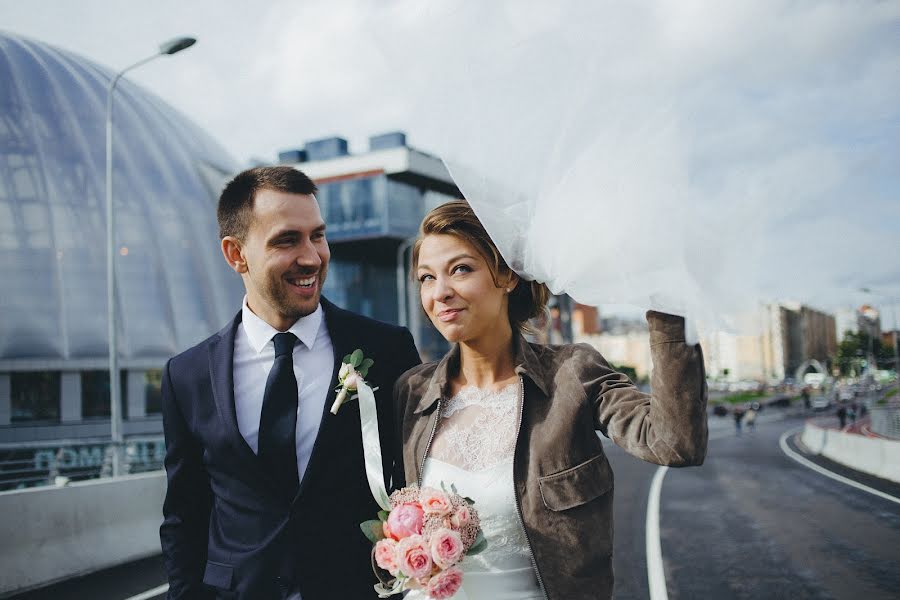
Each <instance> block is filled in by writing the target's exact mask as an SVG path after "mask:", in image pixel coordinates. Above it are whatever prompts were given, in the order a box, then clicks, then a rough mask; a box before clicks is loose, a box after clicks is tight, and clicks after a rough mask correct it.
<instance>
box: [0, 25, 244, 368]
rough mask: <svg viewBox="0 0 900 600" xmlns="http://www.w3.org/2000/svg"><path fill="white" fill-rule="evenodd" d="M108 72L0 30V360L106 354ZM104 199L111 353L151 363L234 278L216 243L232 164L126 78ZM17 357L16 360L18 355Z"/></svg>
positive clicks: (223, 307)
mask: <svg viewBox="0 0 900 600" xmlns="http://www.w3.org/2000/svg"><path fill="white" fill-rule="evenodd" d="M111 76H112V72H111V71H110V70H108V69H105V68H102V67H100V66H98V65H96V64H94V63H92V62H90V61H88V60H85V59H84V58H81V57H78V56H76V55H73V54H71V53H69V52H64V51H61V50H59V49H56V48H53V47H51V46H48V45H46V44H42V43H38V42H35V41H32V40H28V39H24V38H21V37H18V36H15V35H11V34H7V33H3V32H0V286H2V293H0V361H3V362H6V361H8V360H11V359H12V360H16V359H32V360H59V359H64V360H69V359H95V358H102V357H104V356H106V354H107V342H106V339H107V328H106V327H107V326H106V323H107V317H106V315H107V310H106V304H107V303H106V219H105V215H106V212H105V187H104V186H105V142H106V139H105V119H106V88H107V86H108V82H109V80H110V77H111ZM113 123H114V129H113V144H114V145H113V157H114V159H113V181H114V184H113V194H114V195H113V197H114V201H115V205H116V230H117V240H116V244H117V248H118V249H119V251H118V252H117V254H116V265H115V268H116V276H117V287H118V289H117V297H116V298H117V299H116V301H117V302H118V307H119V311H120V312H119V315H120V319H119V331H120V338H119V339H120V342H119V343H120V356H121V357H122V359H123V364H125V365H127V364H128V362H129V361H145V360H150V361H154V360H159V359H162V358H165V357H168V356H170V355H172V354H175V353H176V352H178V351H180V350H182V349H184V348H186V347H188V346H190V345H192V344H194V343H196V342H198V341H200V340H201V339H203V338H204V337H206V336H207V335H209V334H210V333H211V332H213V331H216V330H218V329H219V328H220V327H222V325H223V324H224V323H226V322H227V321H228V319H229V318H231V316H232V315H233V314H234V313H235V312H236V311H237V310H238V308H239V307H240V298H241V294H242V289H243V288H242V285H241V282H240V279H239V278H238V277H237V276H236V275H235V274H234V273H233V272H231V271H230V270H229V269H228V267H227V265H226V264H225V262H224V261H223V259H222V257H221V254H220V252H219V248H218V233H217V227H216V218H215V208H216V200H217V197H218V194H219V191H220V189H221V186H222V184H223V183H224V181H225V179H226V178H227V177H228V176H229V174H231V173H234V172H236V171H237V165H236V164H235V162H234V161H233V160H232V159H231V158H230V157H229V156H228V155H227V154H226V153H225V151H224V150H223V149H222V148H221V147H220V146H219V145H218V144H216V143H215V142H214V141H213V140H212V139H211V138H210V137H209V136H208V135H207V134H205V133H204V132H203V131H202V130H200V129H199V128H198V127H197V126H196V125H194V124H193V123H191V122H190V121H188V120H187V119H186V118H185V117H183V116H182V115H181V114H179V113H178V112H176V111H175V110H174V109H173V108H171V107H170V106H168V105H166V104H165V103H164V102H162V101H161V100H160V99H159V98H157V97H155V96H153V95H152V94H150V93H148V92H146V91H144V90H142V89H141V88H139V87H138V86H136V85H134V84H132V83H131V82H129V81H127V80H121V81H120V82H119V84H118V85H117V87H116V92H115V99H114V116H113ZM17 362H18V361H17Z"/></svg>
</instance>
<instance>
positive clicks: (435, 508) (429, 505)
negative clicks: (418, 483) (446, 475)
mask: <svg viewBox="0 0 900 600" xmlns="http://www.w3.org/2000/svg"><path fill="white" fill-rule="evenodd" d="M419 502H421V503H422V510H424V511H425V514H428V515H436V516H439V517H442V516H444V515H449V514H450V512H451V511H452V510H453V505H452V504H450V498H448V497H447V494H445V493H443V492H441V491H439V490H436V489H434V488H427V487H426V488H422V491H421V492H419Z"/></svg>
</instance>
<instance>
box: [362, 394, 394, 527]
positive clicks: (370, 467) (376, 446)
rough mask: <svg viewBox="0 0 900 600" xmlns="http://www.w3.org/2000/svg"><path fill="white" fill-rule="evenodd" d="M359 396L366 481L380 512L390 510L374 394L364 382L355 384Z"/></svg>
mask: <svg viewBox="0 0 900 600" xmlns="http://www.w3.org/2000/svg"><path fill="white" fill-rule="evenodd" d="M356 393H357V394H358V395H359V424H360V427H361V429H362V443H363V456H364V457H365V460H366V479H368V480H369V489H370V490H371V491H372V497H373V498H375V502H377V503H378V506H380V507H381V508H382V510H387V511H389V510H391V503H390V500H389V499H388V495H387V490H385V489H384V472H383V470H382V465H381V440H380V438H379V437H378V409H377V408H376V406H375V392H374V391H372V388H370V387H369V385H368V384H367V383H365V382H364V381H358V382H357V384H356Z"/></svg>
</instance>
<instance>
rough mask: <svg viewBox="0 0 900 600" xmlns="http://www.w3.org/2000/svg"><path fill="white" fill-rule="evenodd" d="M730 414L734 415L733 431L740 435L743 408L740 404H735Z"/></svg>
mask: <svg viewBox="0 0 900 600" xmlns="http://www.w3.org/2000/svg"><path fill="white" fill-rule="evenodd" d="M732 414H733V415H734V432H735V434H737V435H741V421H742V420H743V418H744V409H743V408H742V407H740V406H735V407H734V411H732Z"/></svg>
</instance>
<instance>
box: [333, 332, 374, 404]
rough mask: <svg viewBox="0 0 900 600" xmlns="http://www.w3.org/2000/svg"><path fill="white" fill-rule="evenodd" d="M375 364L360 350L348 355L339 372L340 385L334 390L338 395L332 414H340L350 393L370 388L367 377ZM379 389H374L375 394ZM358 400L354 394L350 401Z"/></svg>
mask: <svg viewBox="0 0 900 600" xmlns="http://www.w3.org/2000/svg"><path fill="white" fill-rule="evenodd" d="M374 364H375V361H374V360H372V359H371V358H366V357H365V356H363V351H362V350H360V349H359V348H357V349H356V350H354V351H353V353H352V354H348V355H347V356H345V357H344V360H343V361H342V364H341V370H340V371H338V384H339V385H338V387H336V388H335V389H334V391H335V392H337V393H338V395H337V398H335V400H334V404H332V405H331V414H333V415H336V414H337V413H338V410H339V409H340V408H341V405H342V404H343V403H344V402H346V401H347V400H348V397H347V396H348V395H349V394H350V392H356V391H357V390H359V388H360V387H366V388H368V384H367V383H366V376H367V375H368V374H369V369H371V368H372V365H374ZM377 389H378V388H373V389H372V391H373V392H374V391H375V390H377ZM356 398H358V395H357V394H354V395H353V396H350V397H349V400H354V399H356Z"/></svg>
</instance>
